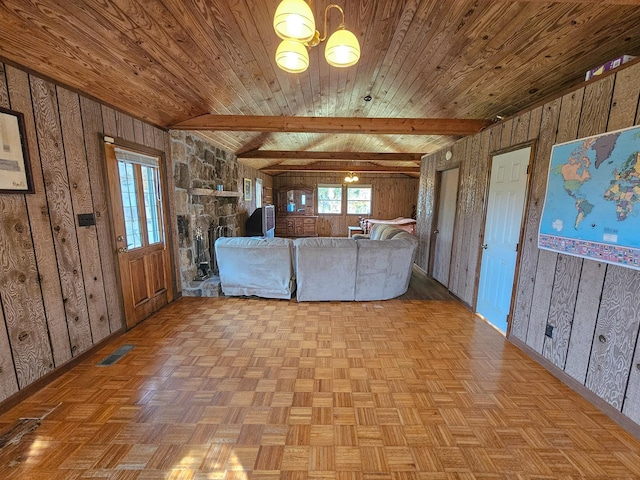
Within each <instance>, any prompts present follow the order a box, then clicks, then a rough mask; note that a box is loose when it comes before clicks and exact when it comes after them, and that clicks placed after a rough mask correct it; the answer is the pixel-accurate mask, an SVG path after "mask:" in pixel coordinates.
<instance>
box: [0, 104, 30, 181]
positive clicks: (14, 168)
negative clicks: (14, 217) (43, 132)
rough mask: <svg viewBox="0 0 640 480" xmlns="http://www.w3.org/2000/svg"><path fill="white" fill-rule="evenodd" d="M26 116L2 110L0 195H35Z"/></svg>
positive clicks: (0, 129)
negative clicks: (25, 128)
mask: <svg viewBox="0 0 640 480" xmlns="http://www.w3.org/2000/svg"><path fill="white" fill-rule="evenodd" d="M33 191H34V190H33V182H32V181H31V167H30V165H29V152H28V150H27V139H26V137H25V133H24V116H23V115H22V113H20V112H15V111H13V110H7V109H6V108H0V193H33Z"/></svg>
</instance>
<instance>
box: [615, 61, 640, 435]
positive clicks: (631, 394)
mask: <svg viewBox="0 0 640 480" xmlns="http://www.w3.org/2000/svg"><path fill="white" fill-rule="evenodd" d="M638 75H640V64H637V65H634V66H632V67H629V68H627V69H624V70H621V71H620V72H618V73H617V74H616V83H615V88H614V93H613V101H612V103H611V114H610V116H609V125H608V129H609V130H617V129H620V128H625V127H629V126H631V125H633V124H636V125H637V124H638V122H639V121H640V111H639V110H638V103H639V102H638V100H639V97H640V84H638ZM634 117H635V118H634ZM622 412H623V413H624V414H625V415H627V416H628V417H629V418H631V420H633V421H634V422H636V423H640V337H638V338H637V340H636V346H635V356H634V358H633V361H632V363H631V369H630V372H629V381H628V383H627V392H626V395H625V398H624V403H623V408H622Z"/></svg>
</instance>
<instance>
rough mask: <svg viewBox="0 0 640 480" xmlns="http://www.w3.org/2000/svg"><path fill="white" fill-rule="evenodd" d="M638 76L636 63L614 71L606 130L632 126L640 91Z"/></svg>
mask: <svg viewBox="0 0 640 480" xmlns="http://www.w3.org/2000/svg"><path fill="white" fill-rule="evenodd" d="M638 78H640V64H638V63H637V64H635V65H632V66H631V67H628V68H625V69H623V70H621V71H619V72H618V73H616V75H615V85H614V88H613V99H612V101H611V110H610V112H609V123H608V124H607V130H608V131H612V130H619V129H621V128H626V127H631V126H633V124H634V119H635V116H636V112H637V111H638V96H639V91H640V85H638Z"/></svg>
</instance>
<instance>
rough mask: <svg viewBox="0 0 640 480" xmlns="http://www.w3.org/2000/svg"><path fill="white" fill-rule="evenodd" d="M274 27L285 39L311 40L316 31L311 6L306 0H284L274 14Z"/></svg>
mask: <svg viewBox="0 0 640 480" xmlns="http://www.w3.org/2000/svg"><path fill="white" fill-rule="evenodd" d="M273 28H274V29H275V31H276V34H277V35H278V36H279V37H280V38H282V39H283V40H297V41H299V42H303V43H304V42H308V41H310V40H311V39H312V38H313V36H314V35H315V33H316V22H315V20H314V18H313V12H312V11H311V7H309V5H308V4H307V2H305V1H304V0H282V1H281V2H280V5H278V8H277V9H276V13H275V15H274V16H273Z"/></svg>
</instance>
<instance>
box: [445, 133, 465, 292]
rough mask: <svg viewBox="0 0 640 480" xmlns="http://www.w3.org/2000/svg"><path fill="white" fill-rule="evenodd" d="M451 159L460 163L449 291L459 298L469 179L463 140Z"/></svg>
mask: <svg viewBox="0 0 640 480" xmlns="http://www.w3.org/2000/svg"><path fill="white" fill-rule="evenodd" d="M451 151H452V153H453V158H457V159H458V160H459V161H460V183H459V185H458V208H457V209H456V218H455V220H454V233H453V247H452V249H451V250H452V254H451V271H450V272H449V290H450V291H451V292H453V293H454V294H455V295H456V296H458V297H459V296H460V294H461V287H460V285H461V284H463V281H464V278H463V274H462V269H463V268H464V260H463V256H464V239H463V238H462V237H463V235H462V234H461V232H463V231H464V225H465V221H466V218H467V214H466V213H467V212H466V210H465V209H466V204H467V203H466V199H467V182H468V179H469V168H470V165H469V162H468V161H467V157H466V143H465V142H464V141H463V140H459V141H458V142H456V143H455V144H454V145H453V147H452V148H451Z"/></svg>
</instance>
